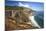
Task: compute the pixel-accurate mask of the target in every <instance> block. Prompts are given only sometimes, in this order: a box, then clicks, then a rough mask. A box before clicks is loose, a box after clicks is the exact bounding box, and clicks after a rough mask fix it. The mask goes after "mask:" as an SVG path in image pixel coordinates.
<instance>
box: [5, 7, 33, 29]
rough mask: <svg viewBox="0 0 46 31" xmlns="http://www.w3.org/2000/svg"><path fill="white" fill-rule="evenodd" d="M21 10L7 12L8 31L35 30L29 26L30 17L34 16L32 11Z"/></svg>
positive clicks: (6, 23)
mask: <svg viewBox="0 0 46 31" xmlns="http://www.w3.org/2000/svg"><path fill="white" fill-rule="evenodd" d="M21 8H22V7H21ZM21 8H20V7H19V8H15V9H12V10H9V9H7V10H5V25H6V30H16V29H17V30H18V29H32V28H34V27H33V26H32V24H27V23H28V22H29V21H30V20H29V18H28V17H29V16H31V15H32V10H31V9H28V8H22V9H21Z"/></svg>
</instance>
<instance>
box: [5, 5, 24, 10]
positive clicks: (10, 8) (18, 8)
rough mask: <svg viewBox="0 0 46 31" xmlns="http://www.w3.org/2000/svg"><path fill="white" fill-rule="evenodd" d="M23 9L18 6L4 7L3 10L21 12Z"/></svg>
mask: <svg viewBox="0 0 46 31" xmlns="http://www.w3.org/2000/svg"><path fill="white" fill-rule="evenodd" d="M23 9H24V8H23V7H19V6H5V10H23Z"/></svg>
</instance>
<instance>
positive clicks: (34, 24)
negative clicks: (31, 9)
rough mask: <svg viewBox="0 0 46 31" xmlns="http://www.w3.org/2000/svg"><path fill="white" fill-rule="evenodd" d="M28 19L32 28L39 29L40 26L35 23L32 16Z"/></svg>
mask: <svg viewBox="0 0 46 31" xmlns="http://www.w3.org/2000/svg"><path fill="white" fill-rule="evenodd" d="M29 19H30V20H31V21H30V22H31V23H30V22H29V23H30V24H32V25H33V26H34V27H38V28H40V26H39V25H38V23H37V22H36V21H35V19H34V16H30V17H29Z"/></svg>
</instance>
